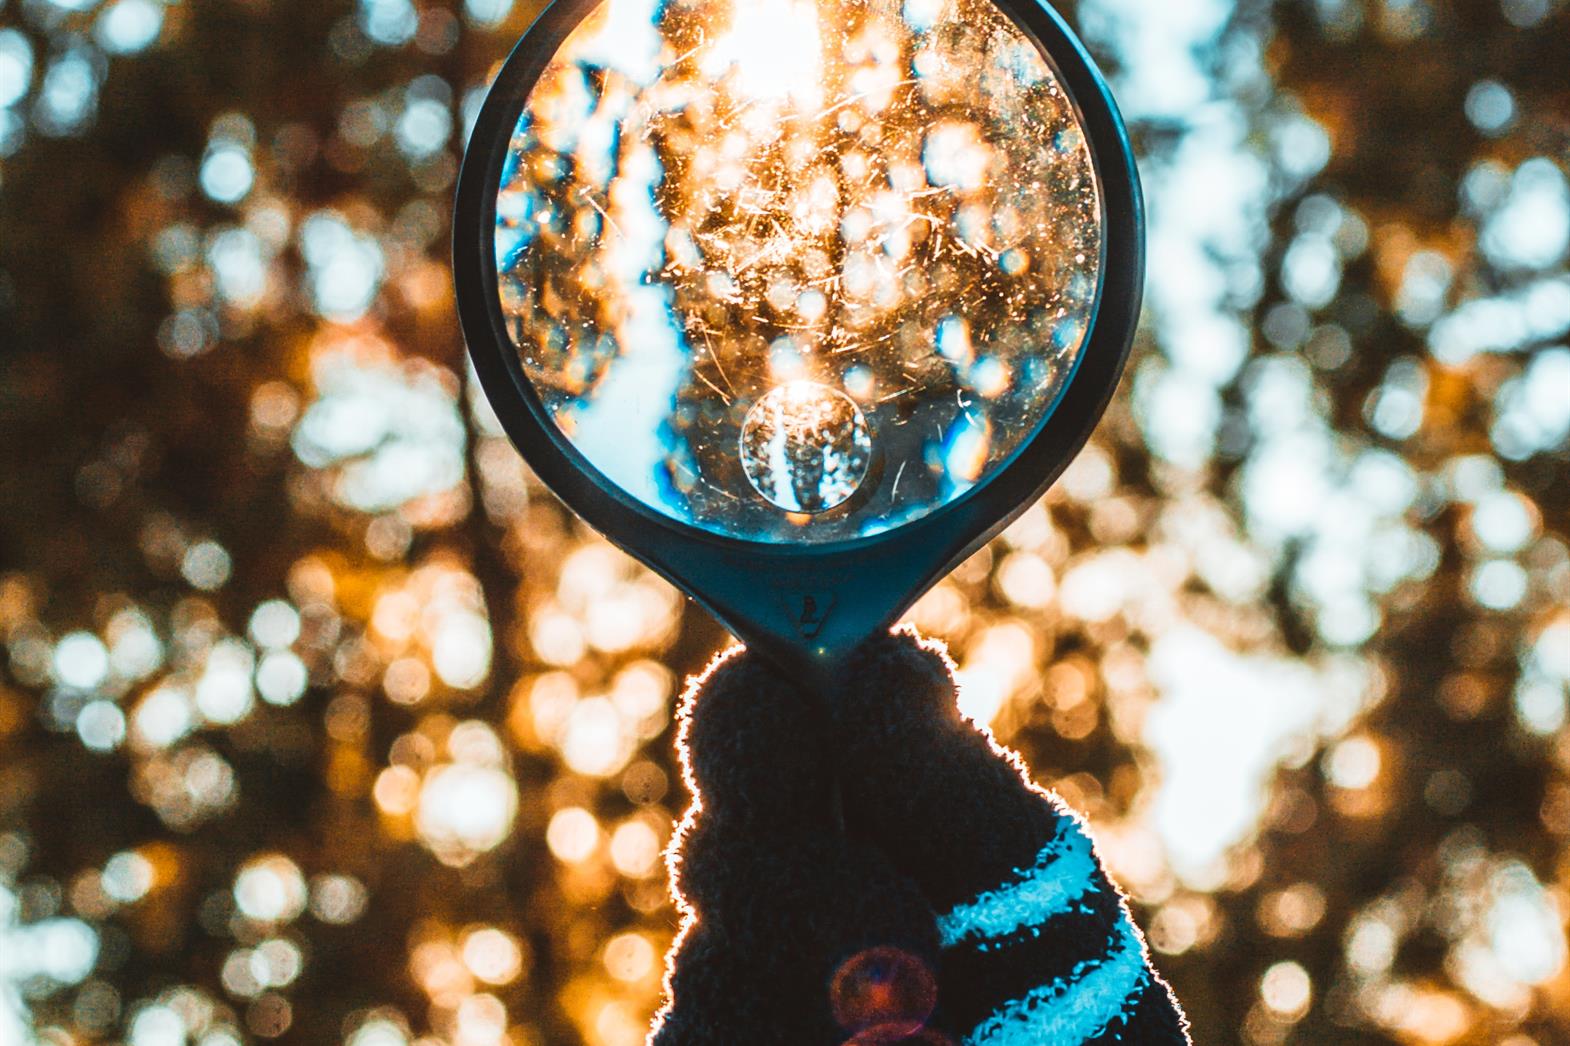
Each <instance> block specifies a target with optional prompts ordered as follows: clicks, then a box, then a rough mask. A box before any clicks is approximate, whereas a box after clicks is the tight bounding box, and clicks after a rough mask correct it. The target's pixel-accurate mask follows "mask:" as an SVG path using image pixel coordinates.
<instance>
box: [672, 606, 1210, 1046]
mask: <svg viewBox="0 0 1570 1046" xmlns="http://www.w3.org/2000/svg"><path fill="white" fill-rule="evenodd" d="M955 697H956V694H955V687H954V678H953V665H952V663H951V662H950V661H949V660H948V658H947V656H946V655H945V654H944V653H943V652H942V651H941V648H939V647H938V646H936V645H929V644H924V643H922V642H920V641H919V640H918V639H917V638H916V637H915V635H914V634H913V633H911V632H907V631H898V632H895V633H893V634H892V635H889V636H886V637H879V638H877V639H875V640H874V641H872V642H870V643H869V644H867V646H866V647H864V648H863V650H862V651H861V652H860V653H859V654H858V655H857V656H856V657H855V658H854V659H853V660H852V662H851V663H850V665H849V666H848V667H847V673H846V677H845V685H844V686H843V687H842V692H841V693H839V694H837V695H835V697H834V699H833V700H832V701H824V700H822V699H821V697H819V696H818V695H811V694H805V693H803V692H801V690H800V689H799V688H798V686H797V685H796V684H795V683H793V682H792V681H791V680H790V679H788V678H785V677H784V676H783V675H782V674H781V673H780V672H778V671H777V670H776V669H774V668H773V667H772V666H771V665H769V664H767V663H766V662H764V661H763V659H762V658H759V657H755V656H753V655H750V654H748V653H746V652H744V651H741V650H740V649H739V648H738V649H736V650H732V651H730V652H729V653H727V654H725V655H723V656H722V657H721V658H719V659H718V660H717V661H716V662H715V664H714V665H712V666H711V667H710V669H709V671H708V672H707V673H705V674H704V676H702V677H701V678H698V679H696V680H694V681H693V682H692V683H691V684H690V685H689V687H688V689H687V693H686V696H685V698H684V700H683V708H682V716H681V758H682V763H683V769H684V772H685V774H686V777H687V784H688V787H689V789H691V790H692V793H693V796H694V798H693V802H692V806H691V808H690V809H689V810H688V812H687V816H686V818H685V819H684V821H683V823H682V828H681V830H680V832H679V833H678V837H677V840H676V843H675V844H674V846H673V851H672V862H671V867H672V875H673V882H674V884H675V887H676V889H677V891H678V895H679V897H680V898H682V902H681V903H682V907H683V911H684V914H685V915H686V922H685V924H684V927H683V930H682V933H681V936H680V937H679V938H678V940H677V943H676V945H675V947H673V948H672V951H671V955H670V957H669V960H668V971H667V977H666V989H667V998H666V1005H665V1008H664V1009H663V1010H662V1011H661V1012H660V1015H659V1016H658V1017H657V1018H656V1021H655V1026H654V1029H653V1031H652V1032H651V1037H650V1041H651V1044H652V1046H711V1044H712V1046H770V1044H775V1043H778V1044H782V1046H841V1044H847V1043H848V1044H854V1046H874V1044H878V1046H881V1044H888V1043H897V1042H908V1043H924V1044H932V1046H936V1044H940V1043H950V1044H959V1043H964V1044H966V1046H1078V1044H1081V1043H1094V1044H1103V1043H1137V1044H1152V1046H1154V1044H1162V1046H1165V1044H1176V1043H1188V1041H1189V1039H1188V1035H1187V1022H1186V1021H1185V1020H1184V1018H1183V1015H1182V1011H1181V1010H1180V1009H1179V1007H1178V1005H1177V1002H1176V1000H1175V999H1174V998H1173V997H1172V995H1171V993H1170V991H1169V990H1168V989H1167V986H1166V984H1165V983H1164V982H1163V981H1162V980H1161V979H1160V978H1159V977H1158V976H1157V975H1156V972H1155V970H1154V969H1153V968H1152V967H1151V966H1150V963H1149V957H1148V955H1147V953H1146V951H1145V946H1144V941H1143V939H1142V938H1141V936H1140V934H1139V931H1138V930H1137V929H1136V928H1135V927H1134V924H1133V922H1132V921H1131V920H1130V918H1129V915H1128V911H1127V909H1126V907H1125V906H1124V903H1123V898H1122V895H1121V894H1120V893H1119V892H1118V891H1117V888H1116V887H1114V886H1113V885H1112V883H1111V882H1110V881H1109V880H1108V879H1107V877H1106V874H1105V873H1104V872H1103V871H1102V869H1101V866H1100V864H1099V862H1098V861H1097V860H1096V857H1095V855H1094V852H1093V850H1092V847H1091V844H1090V841H1089V839H1088V837H1087V836H1086V835H1085V831H1084V827H1083V825H1082V824H1081V823H1080V821H1079V820H1078V818H1076V817H1075V816H1074V815H1073V814H1072V813H1070V812H1069V811H1068V810H1067V809H1066V808H1065V807H1064V806H1063V805H1062V804H1061V803H1060V802H1059V801H1058V800H1057V799H1056V798H1054V797H1053V796H1051V795H1049V794H1048V793H1046V792H1043V791H1041V790H1039V789H1037V788H1035V787H1033V786H1032V785H1030V784H1029V783H1028V779H1027V777H1026V774H1025V771H1024V768H1023V766H1022V765H1021V764H1020V762H1019V760H1018V758H1017V757H1016V756H1015V755H1014V754H1013V753H1011V752H1008V751H1007V750H1005V749H1002V748H1000V747H999V746H998V745H997V744H996V743H995V742H993V741H992V740H991V738H990V737H989V736H988V735H987V734H986V733H984V732H982V731H981V730H978V729H977V728H976V727H975V725H974V724H973V723H971V722H970V721H969V720H966V719H965V718H964V717H962V716H961V715H960V713H959V710H958V707H957V705H956V701H955Z"/></svg>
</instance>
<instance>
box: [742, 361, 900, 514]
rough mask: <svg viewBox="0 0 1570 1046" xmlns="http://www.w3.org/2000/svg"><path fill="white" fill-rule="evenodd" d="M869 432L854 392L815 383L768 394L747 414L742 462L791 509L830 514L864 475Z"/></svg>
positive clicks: (769, 495)
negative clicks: (852, 393)
mask: <svg viewBox="0 0 1570 1046" xmlns="http://www.w3.org/2000/svg"><path fill="white" fill-rule="evenodd" d="M871 459H872V437H871V435H870V434H869V433H868V430H867V419H866V417H865V416H864V415H863V414H862V413H861V408H860V407H858V406H856V404H855V401H853V400H852V399H851V398H850V397H849V396H847V395H845V394H844V393H843V392H839V391H836V390H835V389H831V388H829V387H828V386H827V385H819V384H818V383H817V382H814V381H793V382H791V383H789V384H788V385H781V386H780V387H778V388H776V389H774V390H773V391H771V392H770V393H769V394H768V395H766V396H764V397H763V398H762V399H760V400H759V401H758V402H757V403H756V404H754V405H753V407H752V409H751V410H750V411H748V412H747V420H746V422H745V423H744V424H743V425H742V429H741V463H742V467H743V468H745V469H746V472H747V479H748V480H749V481H750V482H751V483H752V486H753V489H755V490H756V491H757V492H758V493H759V494H761V495H762V496H763V497H764V499H766V500H767V501H768V502H769V503H770V504H772V505H775V506H777V507H779V508H782V509H784V510H785V511H786V512H807V513H817V512H826V511H828V510H829V509H831V508H834V507H835V506H836V505H840V504H843V503H844V502H845V501H846V500H847V499H848V498H849V497H850V496H851V495H852V494H854V493H856V489H857V488H858V487H860V486H861V481H862V480H863V479H864V478H865V477H866V475H867V465H868V463H869V462H870V461H871Z"/></svg>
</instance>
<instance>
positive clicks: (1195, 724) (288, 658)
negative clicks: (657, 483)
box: [0, 0, 1570, 1046]
mask: <svg viewBox="0 0 1570 1046" xmlns="http://www.w3.org/2000/svg"><path fill="white" fill-rule="evenodd" d="M616 2H618V3H619V2H623V0H616ZM628 2H633V0H628ZM536 10H537V5H536V4H535V3H534V2H533V0H520V2H514V0H359V2H358V3H355V2H353V0H176V2H166V0H0V641H3V650H4V653H3V657H0V666H3V668H0V1044H4V1046H15V1044H20V1043H33V1042H40V1043H48V1044H51V1046H65V1044H77V1043H83V1044H85V1043H108V1042H124V1043H128V1044H131V1046H183V1044H187V1043H191V1044H199V1046H237V1044H241V1043H266V1042H279V1043H301V1044H312V1046H316V1044H336V1043H343V1044H346V1046H408V1044H418V1046H501V1044H511V1046H543V1044H550V1046H556V1044H569V1046H570V1044H578V1043H583V1044H602V1046H634V1044H637V1043H639V1042H640V1041H641V1038H642V1034H643V1028H644V1025H645V1022H646V1020H647V1017H648V1015H649V1014H650V1013H651V1012H652V1011H653V1009H654V1008H655V1006H656V1005H657V1003H658V995H659V972H660V958H661V955H662V953H663V951H664V949H665V947H666V945H667V944H668V942H669V940H670V938H671V935H672V932H673V930H674V928H675V925H676V916H675V914H674V912H673V910H672V907H671V905H670V903H669V901H668V899H667V894H666V886H665V878H664V868H663V865H662V863H661V861H660V852H661V848H662V847H663V845H664V844H665V842H666V840H667V838H668V836H669V832H670V823H671V819H672V816H673V815H674V814H675V813H677V812H679V810H680V809H681V808H682V806H683V805H684V803H685V796H684V794H683V790H682V786H681V782H680V779H679V777H678V775H677V774H676V773H675V772H674V769H673V762H672V752H671V734H670V717H671V703H672V696H673V694H674V693H675V692H676V691H677V690H678V689H679V687H680V682H681V679H682V678H683V676H684V675H685V674H686V673H689V672H691V671H693V670H694V669H696V668H698V667H701V665H702V664H703V663H704V662H705V660H706V659H707V658H708V657H709V656H710V655H711V654H712V653H713V652H714V651H716V650H718V649H720V648H722V647H723V646H724V645H725V644H726V643H727V642H728V639H727V637H726V636H725V634H724V633H723V632H722V631H721V630H720V629H719V628H718V627H717V626H716V625H715V624H714V623H713V622H712V621H710V620H709V619H708V618H707V617H706V616H705V615H704V614H703V613H702V612H701V611H699V610H696V609H694V608H693V607H692V606H691V605H689V604H687V603H686V602H685V601H684V600H683V599H682V598H681V597H680V596H679V595H678V594H677V593H676V592H675V591H673V590H672V589H671V588H670V587H669V586H667V585H666V584H664V583H663V582H661V581H659V580H658V579H656V578H654V577H653V576H651V575H650V574H649V573H647V572H646V571H644V570H642V569H641V568H639V567H638V566H636V565H635V564H633V563H632V562H631V561H630V560H628V559H627V558H626V557H625V556H623V555H621V554H620V553H619V552H617V551H616V550H615V549H613V548H611V547H610V546H609V545H607V544H606V543H605V542H604V541H602V540H601V539H599V538H598V537H596V536H595V535H594V534H592V533H590V532H589V531H587V530H586V529H585V528H584V527H583V526H582V525H580V524H579V523H577V522H576V521H575V520H574V519H573V518H572V517H571V515H570V514H569V513H567V512H566V511H565V510H564V509H563V508H562V507H561V506H560V505H559V504H558V503H557V502H556V501H555V500H553V498H552V497H551V495H550V494H549V493H548V492H546V491H545V490H544V489H542V488H541V487H540V486H539V485H538V483H537V482H535V481H534V480H533V479H532V478H531V477H530V475H529V474H528V472H527V471H526V469H525V468H524V467H523V466H522V464H521V462H520V461H519V459H518V457H517V456H516V454H515V453H514V451H513V450H512V449H511V448H510V447H509V445H508V444H507V442H506V441H505V440H504V439H503V438H502V436H501V435H500V432H499V430H498V428H497V426H496V423H495V421H494V419H493V418H492V417H491V415H490V414H489V413H488V411H487V410H486V408H485V406H484V404H483V403H482V402H480V401H479V400H478V399H477V398H476V392H475V389H474V385H473V381H472V378H471V377H470V375H469V373H468V371H467V367H466V363H465V358H464V355H463V351H462V346H461V343H460V339H459V336H458V333H457V324H456V319H455V316H454V312H453V301H452V293H451V290H450V287H449V272H448V265H447V247H446V238H447V233H448V229H447V222H448V215H449V209H450V208H449V201H450V197H451V194H452V190H453V180H454V175H455V171H456V168H457V163H458V158H459V154H460V150H461V145H462V142H463V140H464V136H465V133H466V128H467V125H468V123H469V121H470V120H471V118H472V116H473V114H474V111H475V109H476V106H477V102H478V99H479V97H480V95H481V92H482V91H483V87H484V84H485V81H486V79H487V77H488V75H489V74H490V73H491V72H492V71H494V69H495V67H496V65H497V63H498V61H499V60H500V59H501V57H502V56H503V55H504V54H505V52H506V50H507V48H508V47H509V46H510V45H511V43H512V41H513V40H514V39H515V38H516V37H517V35H518V34H519V33H520V32H521V31H522V28H523V27H524V26H525V25H526V24H527V23H528V21H529V19H530V18H531V17H532V16H533V15H534V14H535V13H536ZM1068 13H1070V14H1071V15H1072V17H1073V18H1074V20H1075V21H1076V23H1077V24H1078V25H1079V26H1080V27H1081V28H1082V30H1083V32H1084V34H1085V36H1086V37H1087V39H1088V40H1089V41H1090V42H1091V43H1092V45H1093V47H1094V49H1095V50H1096V52H1097V54H1098V55H1099V57H1100V58H1101V59H1102V60H1103V62H1104V63H1105V66H1106V68H1107V70H1108V72H1109V74H1110V76H1111V78H1112V80H1113V83H1114V85H1115V88H1116V90H1117V93H1118V96H1119V98H1120V100H1121V102H1122V104H1123V106H1124V109H1125V112H1126V115H1127V116H1128V117H1129V120H1130V123H1131V126H1132V128H1133V132H1134V135H1135V138H1136V141H1137V144H1138V148H1139V151H1140V154H1141V157H1142V163H1143V169H1144V173H1145V178H1146V184H1147V191H1148V195H1149V204H1150V216H1151V226H1150V248H1151V249H1150V288H1149V296H1148V308H1147V310H1146V314H1145V317H1144V322H1143V325H1142V328H1141V332H1140V336H1139V340H1138V344H1137V347H1136V356H1135V359H1134V361H1133V363H1132V365H1131V367H1130V370H1129V375H1128V378H1127V380H1126V381H1125V383H1124V387H1123V390H1122V392H1121V394H1120V396H1119V398H1118V399H1117V401H1116V403H1115V404H1114V406H1113V408H1112V410H1111V412H1110V413H1109V414H1108V416H1107V418H1106V420H1105V422H1104V423H1103V424H1102V426H1101V428H1100V430H1099V431H1098V433H1097V436H1096V438H1095V439H1094V441H1093V442H1092V444H1091V445H1090V446H1089V447H1088V448H1087V449H1086V450H1085V452H1084V453H1083V454H1082V455H1081V457H1080V458H1079V460H1078V461H1077V462H1076V463H1075V464H1074V466H1073V467H1072V468H1071V469H1070V471H1069V472H1068V474H1067V475H1066V476H1065V477H1064V478H1063V480H1062V481H1061V482H1060V483H1059V484H1058V486H1057V487H1056V489H1055V490H1054V491H1053V492H1052V493H1050V494H1049V495H1048V496H1047V498H1046V500H1045V501H1044V502H1042V503H1041V504H1040V505H1037V506H1035V507H1033V508H1032V509H1030V511H1029V512H1027V513H1026V515H1025V516H1024V517H1023V518H1022V519H1021V520H1020V521H1019V522H1018V523H1017V524H1016V525H1014V526H1013V527H1012V528H1011V529H1010V530H1009V531H1008V532H1007V533H1006V534H1005V535H1004V536H1003V537H1001V538H999V539H998V540H997V541H996V542H994V543H993V545H992V546H991V547H989V548H987V549H985V550H983V551H982V552H980V553H978V554H977V555H976V556H975V557H974V558H973V559H971V560H970V561H969V562H968V563H966V564H965V565H964V566H963V567H962V568H960V569H959V570H958V571H957V572H956V573H955V574H954V576H953V577H952V578H950V579H949V580H947V581H945V582H944V583H943V584H941V585H939V586H938V587H937V588H936V589H934V590H933V591H932V592H931V593H930V594H929V595H928V596H927V597H926V598H924V599H923V600H922V601H921V603H920V604H919V605H918V606H917V607H916V608H915V609H914V610H913V611H912V614H911V617H912V618H913V619H914V620H915V621H916V622H918V623H919V625H920V626H921V627H922V628H923V629H925V630H927V631H928V632H929V633H930V634H933V635H937V636H941V637H942V638H944V639H946V640H947V641H948V642H949V644H950V645H951V648H952V650H953V652H954V654H955V657H956V658H957V660H958V661H959V663H960V665H961V668H962V674H963V680H964V686H965V690H964V702H965V705H966V708H967V710H968V711H970V712H971V713H972V714H973V715H975V716H976V717H977V718H979V719H982V720H985V721H989V722H990V723H991V724H992V725H993V727H994V728H995V729H996V731H997V732H998V733H999V735H1000V736H1001V737H1002V738H1004V739H1005V740H1007V741H1008V742H1009V743H1011V744H1013V745H1015V746H1017V747H1018V748H1019V749H1020V750H1021V751H1022V752H1023V753H1024V754H1025V755H1026V756H1027V758H1028V759H1029V761H1030V764H1031V766H1032V767H1033V768H1034V770H1035V773H1036V776H1037V778H1038V779H1039V780H1040V781H1041V782H1042V783H1044V784H1047V785H1051V786H1053V787H1055V788H1057V789H1058V790H1059V791H1060V792H1061V793H1062V794H1063V795H1064V797H1065V798H1066V799H1067V800H1068V801H1069V802H1071V803H1072V804H1073V805H1074V806H1076V807H1077V808H1079V809H1080V810H1083V811H1084V812H1085V813H1086V814H1087V815H1088V816H1089V817H1090V819H1091V821H1092V823H1093V825H1094V828H1095V831H1096V834H1097V837H1098V839H1099V841H1100V846H1101V848H1102V852H1103V854H1104V856H1105V857H1106V859H1107V860H1108V861H1109V863H1110V864H1111V866H1112V868H1113V870H1114V873H1115V874H1116V876H1117V877H1118V878H1119V879H1120V880H1121V881H1122V883H1123V884H1125V885H1126V887H1127V888H1128V889H1129V890H1130V891H1131V893H1132V895H1133V897H1134V898H1135V900H1136V902H1137V908H1138V914H1139V916H1140V919H1141V922H1142V924H1143V925H1145V926H1147V927H1148V928H1149V935H1150V939H1151V942H1152V945H1153V946H1154V948H1155V950H1156V951H1157V952H1158V953H1159V961H1160V963H1161V965H1162V967H1163V969H1165V970H1166V971H1167V972H1168V973H1169V975H1170V977H1171V979H1172V981H1173V982H1174V984H1175V985H1176V987H1177V990H1178V993H1179V994H1180V996H1181V997H1182V999H1183V1000H1184V1002H1185V1003H1186V1004H1187V1006H1188V1009H1189V1012H1190V1013H1191V1015H1192V1016H1193V1018H1194V1020H1195V1023H1196V1026H1197V1036H1198V1040H1199V1041H1200V1042H1201V1043H1204V1044H1208V1043H1247V1044H1260V1046H1264V1044H1279V1043H1336V1044H1366V1043H1413V1044H1447V1043H1487V1044H1500V1046H1505V1044H1508V1046H1554V1044H1562V1043H1565V1042H1570V972H1567V970H1566V939H1565V931H1564V927H1565V918H1566V915H1567V914H1570V727H1567V723H1566V700H1567V691H1566V686H1567V680H1570V545H1567V541H1570V449H1567V437H1570V349H1567V348H1566V347H1565V338H1566V334H1567V332H1570V274H1567V271H1566V255H1567V246H1570V183H1567V176H1566V171H1567V169H1570V76H1567V75H1566V70H1567V69H1570V10H1567V8H1566V5H1565V4H1564V2H1563V0H1465V2H1461V0H1280V2H1277V3H1267V2H1263V0H1236V2H1229V0H1163V2H1159V3H1158V2H1154V0H1081V2H1080V3H1079V4H1078V5H1077V7H1075V8H1073V9H1072V10H1071V11H1069V12H1068Z"/></svg>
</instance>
